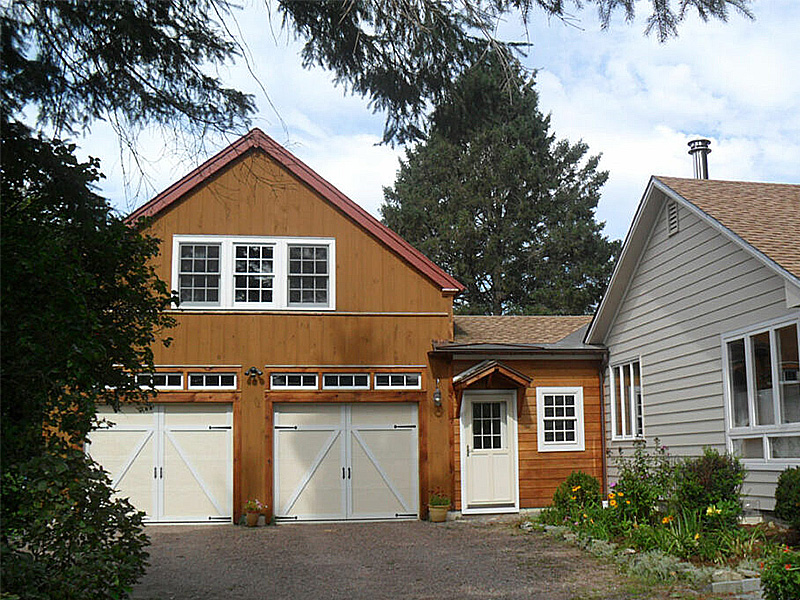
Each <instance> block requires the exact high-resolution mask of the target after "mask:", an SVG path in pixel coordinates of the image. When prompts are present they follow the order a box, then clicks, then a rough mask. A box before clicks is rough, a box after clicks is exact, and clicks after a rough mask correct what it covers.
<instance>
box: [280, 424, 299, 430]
mask: <svg viewBox="0 0 800 600" xmlns="http://www.w3.org/2000/svg"><path fill="white" fill-rule="evenodd" d="M275 429H297V425H275Z"/></svg>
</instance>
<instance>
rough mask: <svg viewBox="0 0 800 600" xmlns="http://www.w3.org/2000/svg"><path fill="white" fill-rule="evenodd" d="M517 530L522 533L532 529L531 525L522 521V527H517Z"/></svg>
mask: <svg viewBox="0 0 800 600" xmlns="http://www.w3.org/2000/svg"><path fill="white" fill-rule="evenodd" d="M519 528H520V529H522V530H524V531H529V530H531V529H533V523H531V522H530V521H524V522H523V523H522V525H520V526H519Z"/></svg>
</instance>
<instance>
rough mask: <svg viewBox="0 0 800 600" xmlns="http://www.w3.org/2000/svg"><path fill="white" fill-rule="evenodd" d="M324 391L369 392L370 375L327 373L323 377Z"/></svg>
mask: <svg viewBox="0 0 800 600" xmlns="http://www.w3.org/2000/svg"><path fill="white" fill-rule="evenodd" d="M322 389H323V390H368V389H369V374H368V373H325V374H324V375H323V376H322Z"/></svg>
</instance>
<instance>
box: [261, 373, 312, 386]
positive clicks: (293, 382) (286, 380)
mask: <svg viewBox="0 0 800 600" xmlns="http://www.w3.org/2000/svg"><path fill="white" fill-rule="evenodd" d="M269 387H270V388H271V389H273V390H316V389H318V388H319V384H318V377H317V374H316V373H270V377H269Z"/></svg>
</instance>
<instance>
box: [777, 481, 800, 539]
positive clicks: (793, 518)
mask: <svg viewBox="0 0 800 600" xmlns="http://www.w3.org/2000/svg"><path fill="white" fill-rule="evenodd" d="M775 516H777V517H778V518H780V519H784V520H786V521H789V523H791V525H792V527H794V528H795V529H800V467H789V468H788V469H786V470H785V471H784V472H783V473H781V474H780V477H778V487H777V488H776V489H775Z"/></svg>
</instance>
